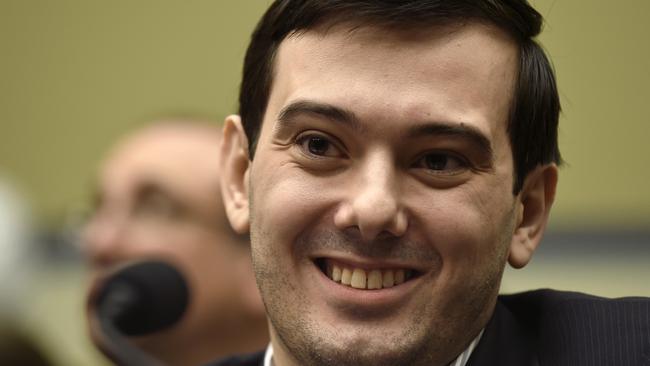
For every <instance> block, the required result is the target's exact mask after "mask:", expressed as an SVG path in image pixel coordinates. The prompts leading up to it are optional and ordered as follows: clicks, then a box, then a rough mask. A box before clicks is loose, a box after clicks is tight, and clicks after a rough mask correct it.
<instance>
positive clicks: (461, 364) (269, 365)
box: [264, 330, 483, 366]
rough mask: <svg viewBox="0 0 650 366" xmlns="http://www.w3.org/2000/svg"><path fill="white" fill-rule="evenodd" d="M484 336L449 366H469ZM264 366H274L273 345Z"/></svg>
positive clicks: (478, 337) (267, 353)
mask: <svg viewBox="0 0 650 366" xmlns="http://www.w3.org/2000/svg"><path fill="white" fill-rule="evenodd" d="M482 336H483V330H481V333H479V334H478V336H476V338H474V340H473V341H472V343H470V344H469V346H468V347H467V348H466V349H465V351H463V353H461V354H460V355H458V357H456V359H455V360H454V361H453V362H451V363H450V364H449V366H465V365H466V364H467V361H468V360H469V356H471V355H472V352H474V348H476V345H477V344H478V342H479V341H480V340H481V337H482ZM264 366H273V346H272V345H271V343H269V346H268V347H266V352H265V353H264Z"/></svg>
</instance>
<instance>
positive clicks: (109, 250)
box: [82, 213, 124, 267]
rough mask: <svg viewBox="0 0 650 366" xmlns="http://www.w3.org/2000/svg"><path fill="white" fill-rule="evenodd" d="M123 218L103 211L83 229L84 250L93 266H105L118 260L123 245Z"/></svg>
mask: <svg viewBox="0 0 650 366" xmlns="http://www.w3.org/2000/svg"><path fill="white" fill-rule="evenodd" d="M123 231H124V225H123V223H122V220H119V219H118V218H116V217H112V216H110V215H105V214H101V213H97V214H95V215H94V216H93V217H92V218H91V220H90V221H89V222H88V223H87V224H86V226H85V227H84V229H83V235H82V242H83V244H82V245H83V250H84V252H85V253H86V257H87V258H88V260H89V262H90V264H91V265H92V266H93V267H105V266H108V265H110V264H112V263H114V262H116V261H117V260H118V259H119V257H120V255H121V254H120V253H121V249H120V247H121V246H122V245H123V244H122V241H123V238H122V236H123V235H122V232H123Z"/></svg>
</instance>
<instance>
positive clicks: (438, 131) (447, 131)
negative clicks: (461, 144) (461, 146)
mask: <svg viewBox="0 0 650 366" xmlns="http://www.w3.org/2000/svg"><path fill="white" fill-rule="evenodd" d="M407 136H408V137H422V136H449V137H455V138H461V139H466V140H469V141H471V142H472V144H473V145H475V146H477V147H478V149H479V150H481V153H483V154H485V155H486V156H489V157H490V160H493V157H494V150H493V149H492V143H490V139H488V138H487V137H486V136H485V134H483V132H481V131H480V130H479V129H478V128H476V127H474V126H471V125H467V124H465V123H462V122H461V123H460V124H458V123H444V122H428V123H423V124H421V125H418V126H414V127H413V128H411V129H410V130H409V132H408V134H407Z"/></svg>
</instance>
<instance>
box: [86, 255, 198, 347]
mask: <svg viewBox="0 0 650 366" xmlns="http://www.w3.org/2000/svg"><path fill="white" fill-rule="evenodd" d="M188 303H189V288H188V285H187V283H186V281H185V279H184V278H183V276H182V275H181V274H180V273H179V272H178V271H177V270H176V269H175V268H174V267H172V266H171V265H169V264H168V263H165V262H161V261H147V262H138V263H136V264H132V265H128V266H126V267H124V268H123V269H121V270H119V271H118V272H116V273H115V274H114V275H113V276H111V277H109V278H108V280H107V281H106V282H105V284H104V286H103V287H102V288H101V290H100V292H99V294H98V296H97V303H96V304H97V313H98V316H99V318H100V319H104V320H106V321H109V322H110V323H111V324H113V325H114V326H115V328H117V329H118V330H119V331H120V332H121V333H123V334H125V335H128V336H140V335H146V334H148V333H152V332H156V331H159V330H163V329H165V328H167V327H169V326H171V325H173V324H174V323H176V322H177V321H178V320H180V318H181V317H182V316H183V314H184V313H185V310H186V308H187V305H188Z"/></svg>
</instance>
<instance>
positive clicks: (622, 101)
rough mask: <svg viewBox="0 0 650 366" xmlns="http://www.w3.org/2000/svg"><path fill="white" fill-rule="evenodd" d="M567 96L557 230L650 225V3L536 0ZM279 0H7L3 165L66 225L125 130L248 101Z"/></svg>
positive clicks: (45, 211) (0, 105)
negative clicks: (259, 23)
mask: <svg viewBox="0 0 650 366" xmlns="http://www.w3.org/2000/svg"><path fill="white" fill-rule="evenodd" d="M533 3H534V4H535V5H536V6H537V8H538V9H539V10H540V11H541V12H542V13H543V14H544V15H545V16H546V17H547V25H546V31H545V33H544V35H543V36H542V38H541V39H542V42H543V43H544V45H545V47H546V48H547V49H548V50H549V51H550V53H551V56H552V59H553V62H554V64H555V66H556V69H557V74H558V77H559V84H560V91H561V94H562V100H563V104H564V115H563V117H562V122H561V131H560V140H561V147H562V150H563V152H564V156H565V158H566V160H567V161H568V163H569V164H567V166H566V167H565V168H564V169H563V170H562V175H561V182H560V190H559V197H558V202H557V205H556V208H555V212H554V214H553V227H555V228H572V227H575V226H587V227H603V226H605V227H607V226H618V225H624V226H632V227H637V228H638V227H644V226H646V225H648V224H650V189H648V188H647V187H648V186H649V185H648V183H647V181H648V179H649V178H650V168H649V167H648V163H649V157H650V143H648V142H647V140H648V138H649V137H650V127H649V126H648V124H649V123H650V120H649V117H648V113H647V112H646V109H647V107H648V105H649V104H650V103H649V101H650V89H649V88H650V87H649V86H650V72H649V71H648V68H649V67H650V41H648V40H649V39H650V26H648V25H647V24H648V23H647V21H646V19H645V18H646V17H647V14H650V2H647V1H645V0H627V1H625V2H612V1H608V0H592V1H588V2H585V1H578V0H561V1H560V0H534V1H533ZM268 4H269V1H263V0H247V1H213V0H203V1H199V0H192V1H182V2H181V1H176V2H170V1H154V0H140V1H128V0H113V1H81V0H58V1H36V0H2V1H0V53H1V55H2V56H1V57H0V171H4V172H5V173H9V174H10V175H11V176H13V178H14V179H15V180H16V181H17V183H18V184H19V185H21V186H22V187H24V189H25V190H26V191H27V193H28V194H29V195H30V196H31V197H32V198H33V201H34V204H35V205H36V210H37V213H38V215H39V217H40V218H41V220H42V221H45V222H47V223H49V224H50V225H52V224H57V223H59V222H61V220H62V219H63V218H64V217H65V215H68V214H69V213H71V212H75V211H77V210H78V209H79V208H81V207H83V206H84V205H85V204H86V202H87V196H88V192H89V187H90V185H91V179H90V177H91V176H92V172H93V168H94V166H95V165H96V163H97V162H98V160H99V159H100V157H101V155H102V153H103V152H104V151H105V150H106V148H107V147H108V146H109V145H110V143H111V141H113V140H114V139H115V138H116V137H117V136H119V135H120V134H122V133H124V132H125V131H127V130H128V129H129V128H131V127H132V126H134V125H137V124H139V123H142V122H143V121H145V120H147V119H149V118H152V117H155V116H159V115H164V114H169V113H172V114H178V113H189V114H198V115H202V116H207V117H212V118H216V119H219V120H220V119H222V118H223V116H224V115H226V114H227V113H230V112H232V111H234V110H235V108H236V98H235V95H236V89H237V86H238V80H239V74H240V65H241V59H242V55H243V52H244V47H245V44H246V41H247V38H248V35H249V33H250V31H251V29H252V27H253V25H254V22H255V20H256V19H257V18H258V17H259V15H260V14H261V12H262V11H263V9H264V8H265V7H266V6H267V5H268Z"/></svg>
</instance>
